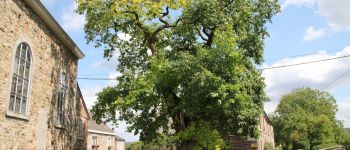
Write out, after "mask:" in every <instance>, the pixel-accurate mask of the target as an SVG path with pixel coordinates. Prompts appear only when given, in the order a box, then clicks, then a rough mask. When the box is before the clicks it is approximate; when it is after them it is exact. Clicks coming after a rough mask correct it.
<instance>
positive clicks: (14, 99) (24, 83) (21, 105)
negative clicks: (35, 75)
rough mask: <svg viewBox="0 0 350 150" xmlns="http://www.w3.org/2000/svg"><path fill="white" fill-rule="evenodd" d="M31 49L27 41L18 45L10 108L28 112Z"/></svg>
mask: <svg viewBox="0 0 350 150" xmlns="http://www.w3.org/2000/svg"><path fill="white" fill-rule="evenodd" d="M31 60H32V56H31V50H30V47H29V45H28V44H27V43H25V42H22V43H20V44H19V45H18V46H17V49H16V55H15V62H14V67H13V76H12V85H11V94H10V103H9V110H10V111H12V112H15V113H20V114H26V111H27V104H28V91H29V77H30V69H31V62H32V61H31Z"/></svg>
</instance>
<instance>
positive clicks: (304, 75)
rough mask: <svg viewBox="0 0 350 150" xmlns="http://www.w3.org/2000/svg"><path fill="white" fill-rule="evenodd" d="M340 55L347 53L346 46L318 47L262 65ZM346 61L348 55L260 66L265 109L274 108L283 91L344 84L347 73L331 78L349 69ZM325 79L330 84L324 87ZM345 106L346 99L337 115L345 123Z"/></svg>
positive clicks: (349, 110)
mask: <svg viewBox="0 0 350 150" xmlns="http://www.w3.org/2000/svg"><path fill="white" fill-rule="evenodd" d="M344 55H350V47H346V48H344V49H343V50H342V51H340V52H338V53H336V54H334V55H332V54H328V53H326V52H324V51H320V52H319V53H317V54H313V55H308V56H302V57H296V58H285V59H282V60H278V61H276V62H275V63H273V64H272V65H264V67H273V66H281V65H288V64H296V63H300V62H308V61H313V60H320V59H326V58H333V57H339V56H344ZM349 64H350V58H343V59H336V60H331V61H324V62H319V63H311V64H306V65H300V66H293V67H287V68H280V69H271V70H264V71H263V76H264V77H265V83H266V86H267V87H266V89H265V90H266V93H267V95H268V96H269V97H270V99H271V101H270V102H268V103H266V105H265V110H266V111H267V112H268V113H271V112H272V111H274V110H275V108H276V106H277V104H278V103H279V99H280V97H281V95H283V94H286V93H288V92H290V91H291V90H293V89H295V88H300V87H311V88H316V89H323V88H325V89H324V90H328V91H333V90H336V89H337V88H339V87H341V86H345V85H346V84H347V83H350V73H348V74H345V75H344V76H343V77H342V78H340V79H339V80H336V81H335V79H337V78H338V77H339V76H340V75H341V74H343V73H344V72H346V71H348V70H349V69H350V66H349ZM333 81H335V82H333ZM329 83H332V84H330V85H329V86H327V87H325V86H326V85H328V84H329ZM349 107H350V106H349V103H347V104H343V103H339V114H338V119H341V120H344V121H345V124H346V125H349V124H350V118H349V115H346V114H350V108H349Z"/></svg>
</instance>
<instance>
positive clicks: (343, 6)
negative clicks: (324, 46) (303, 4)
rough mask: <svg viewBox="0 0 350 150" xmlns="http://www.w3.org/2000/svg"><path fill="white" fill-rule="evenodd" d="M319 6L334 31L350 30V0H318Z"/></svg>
mask: <svg viewBox="0 0 350 150" xmlns="http://www.w3.org/2000/svg"><path fill="white" fill-rule="evenodd" d="M317 2H318V7H319V11H320V14H321V16H323V17H324V18H325V19H326V21H327V23H328V26H329V27H330V28H331V29H332V30H334V31H350V15H349V14H350V9H349V8H350V1H349V0H336V1H335V0H318V1H317Z"/></svg>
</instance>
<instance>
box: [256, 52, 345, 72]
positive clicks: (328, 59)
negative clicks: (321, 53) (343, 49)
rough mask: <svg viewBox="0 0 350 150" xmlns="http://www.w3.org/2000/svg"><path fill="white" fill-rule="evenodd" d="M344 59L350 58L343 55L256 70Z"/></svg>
mask: <svg viewBox="0 0 350 150" xmlns="http://www.w3.org/2000/svg"><path fill="white" fill-rule="evenodd" d="M346 57H350V55H344V56H338V57H333V58H327V59H320V60H314V61H307V62H301V63H295V64H288V65H281V66H274V67H267V68H261V69H258V70H270V69H277V68H286V67H292V66H300V65H305V64H311V63H318V62H324V61H330V60H335V59H341V58H346Z"/></svg>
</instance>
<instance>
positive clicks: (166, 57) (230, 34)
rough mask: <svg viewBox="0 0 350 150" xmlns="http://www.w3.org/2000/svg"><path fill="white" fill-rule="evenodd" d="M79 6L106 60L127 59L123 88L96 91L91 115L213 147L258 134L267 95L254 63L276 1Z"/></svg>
mask: <svg viewBox="0 0 350 150" xmlns="http://www.w3.org/2000/svg"><path fill="white" fill-rule="evenodd" d="M77 1H78V4H79V7H78V12H79V13H81V14H84V15H85V16H86V20H87V23H86V24H85V32H86V38H87V40H88V42H94V43H95V45H96V46H97V47H103V48H104V56H105V57H106V58H111V57H112V56H113V54H115V52H116V51H118V52H119V53H120V56H119V57H118V60H119V64H118V67H117V71H119V72H120V73H121V76H120V77H118V78H117V81H118V85H117V86H114V87H106V88H105V89H103V90H102V91H101V92H100V93H99V94H98V101H97V102H96V103H95V105H94V106H93V109H92V112H93V113H94V119H96V120H97V121H101V119H106V121H113V122H114V123H117V122H118V121H120V120H124V121H126V122H127V123H128V124H129V125H130V126H129V127H128V130H129V131H132V132H134V133H135V134H138V133H140V139H141V140H142V141H145V142H150V141H152V140H155V139H157V138H158V137H163V136H166V137H170V139H168V140H170V141H172V142H175V143H178V144H180V145H184V144H186V143H187V144H188V142H189V141H195V142H196V143H197V144H196V146H197V147H204V148H207V149H214V148H215V147H217V146H220V145H223V143H224V141H225V137H226V136H227V135H228V134H235V135H241V136H250V137H255V136H257V134H258V131H257V130H258V129H257V124H258V122H257V121H258V119H257V118H258V116H259V115H261V113H262V111H263V103H264V102H265V101H266V100H267V98H266V96H265V93H264V90H263V89H264V86H265V85H264V82H263V78H262V76H261V72H260V71H259V70H257V69H256V65H257V64H261V63H262V62H263V47H264V44H263V42H264V39H265V38H266V37H267V36H268V33H267V31H266V27H265V24H266V23H267V22H269V21H271V18H272V17H273V15H275V14H276V13H278V11H279V5H278V3H277V0H77ZM121 34H127V35H129V36H130V39H123V38H121V37H120V36H118V35H121ZM116 110H118V113H116Z"/></svg>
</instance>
